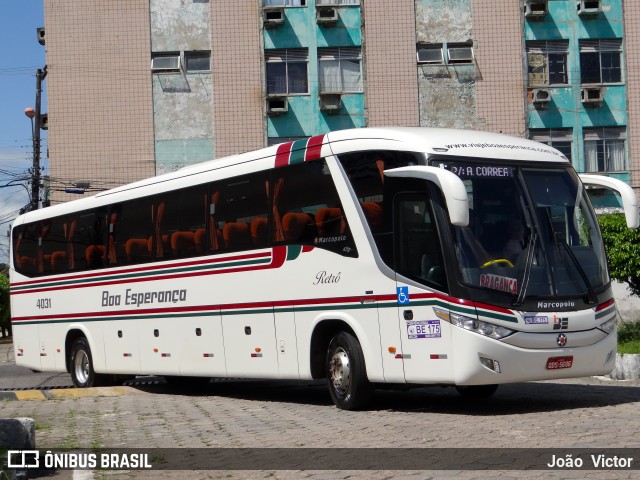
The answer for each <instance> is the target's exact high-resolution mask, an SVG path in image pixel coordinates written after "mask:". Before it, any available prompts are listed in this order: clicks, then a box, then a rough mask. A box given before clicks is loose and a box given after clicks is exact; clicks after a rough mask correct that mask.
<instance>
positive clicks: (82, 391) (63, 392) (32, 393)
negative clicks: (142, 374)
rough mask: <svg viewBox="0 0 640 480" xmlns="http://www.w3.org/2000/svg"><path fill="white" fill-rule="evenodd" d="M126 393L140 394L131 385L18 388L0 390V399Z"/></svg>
mask: <svg viewBox="0 0 640 480" xmlns="http://www.w3.org/2000/svg"><path fill="white" fill-rule="evenodd" d="M128 393H137V394H140V393H141V392H140V391H139V390H136V389H134V388H131V387H94V388H65V389H53V390H19V391H0V401H2V400H7V401H11V400H64V399H67V398H84V397H119V396H122V395H126V394H128Z"/></svg>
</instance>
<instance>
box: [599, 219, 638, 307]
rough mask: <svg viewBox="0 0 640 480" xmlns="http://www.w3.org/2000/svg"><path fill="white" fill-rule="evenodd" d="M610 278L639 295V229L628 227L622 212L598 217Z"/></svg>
mask: <svg viewBox="0 0 640 480" xmlns="http://www.w3.org/2000/svg"><path fill="white" fill-rule="evenodd" d="M598 222H599V223H600V230H601V231H602V238H603V240H604V247H605V250H606V251H607V258H608V260H609V273H610V274H611V278H613V279H615V280H618V281H619V282H624V283H626V284H627V285H628V287H629V290H630V291H631V293H632V294H633V295H636V296H640V231H639V230H640V229H633V230H632V229H629V228H627V224H626V222H625V219H624V215H622V214H618V213H616V214H611V215H601V216H599V217H598Z"/></svg>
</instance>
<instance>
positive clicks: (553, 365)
mask: <svg viewBox="0 0 640 480" xmlns="http://www.w3.org/2000/svg"><path fill="white" fill-rule="evenodd" d="M571 365H573V356H570V357H551V358H549V359H548V360H547V370H557V369H559V368H571Z"/></svg>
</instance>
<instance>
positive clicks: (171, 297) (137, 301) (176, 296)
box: [102, 288, 187, 307]
mask: <svg viewBox="0 0 640 480" xmlns="http://www.w3.org/2000/svg"><path fill="white" fill-rule="evenodd" d="M186 301H187V290H186V289H181V290H158V291H151V292H134V291H132V290H131V289H130V288H127V290H125V292H124V305H131V306H134V307H141V306H142V305H148V304H152V303H178V302H186ZM118 305H122V295H120V294H112V293H111V292H109V291H108V290H103V291H102V306H103V307H114V306H118Z"/></svg>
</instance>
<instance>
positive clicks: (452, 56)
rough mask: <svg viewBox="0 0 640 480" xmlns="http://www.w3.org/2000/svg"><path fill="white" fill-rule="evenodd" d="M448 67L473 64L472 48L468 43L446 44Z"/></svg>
mask: <svg viewBox="0 0 640 480" xmlns="http://www.w3.org/2000/svg"><path fill="white" fill-rule="evenodd" d="M447 63H448V64H449V65H454V64H464V63H473V47H472V46H471V44H470V43H447Z"/></svg>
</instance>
